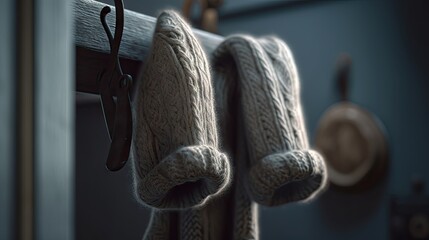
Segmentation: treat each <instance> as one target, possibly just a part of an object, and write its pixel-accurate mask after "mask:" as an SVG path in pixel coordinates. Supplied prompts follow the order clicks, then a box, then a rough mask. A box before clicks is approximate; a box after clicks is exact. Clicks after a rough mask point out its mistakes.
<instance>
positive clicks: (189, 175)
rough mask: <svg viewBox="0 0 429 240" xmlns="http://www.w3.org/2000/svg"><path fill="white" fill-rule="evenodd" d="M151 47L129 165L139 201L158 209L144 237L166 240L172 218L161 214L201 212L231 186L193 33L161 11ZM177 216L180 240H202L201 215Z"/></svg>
mask: <svg viewBox="0 0 429 240" xmlns="http://www.w3.org/2000/svg"><path fill="white" fill-rule="evenodd" d="M152 44H153V46H152V49H151V52H150V54H149V55H148V58H147V59H146V60H145V62H144V69H143V72H142V80H141V81H139V83H138V85H137V86H136V92H135V96H134V99H133V116H134V118H135V119H134V123H135V124H134V125H135V126H134V131H133V134H134V136H133V145H132V159H133V161H132V162H133V166H134V173H135V174H134V179H135V190H136V191H135V192H136V195H137V198H138V199H139V200H140V201H141V202H142V203H144V204H146V205H148V206H150V207H154V208H156V209H159V210H154V211H155V212H153V214H152V220H151V225H150V227H149V228H148V230H147V233H146V235H145V238H146V239H169V238H171V236H169V234H168V231H169V229H170V228H171V227H172V226H170V224H169V223H165V221H167V222H168V221H170V220H169V216H168V214H166V213H165V212H163V211H160V210H166V209H168V210H172V209H173V210H174V209H175V210H180V209H186V208H191V207H198V206H202V205H203V204H204V203H205V202H206V201H207V200H208V199H209V198H210V197H211V196H215V195H216V194H218V193H219V192H221V191H222V190H223V189H224V188H225V187H226V186H227V185H228V183H229V181H230V165H229V161H228V158H227V157H226V155H225V154H223V153H221V152H220V151H219V150H218V139H217V129H216V118H215V112H214V96H213V90H212V86H211V79H210V71H209V67H208V63H207V59H206V56H205V54H204V52H203V50H202V48H201V47H200V45H199V43H198V42H197V40H196V39H195V37H194V35H193V33H192V31H191V29H190V27H189V26H188V25H187V24H186V23H185V22H184V21H183V20H182V19H181V18H180V17H179V15H178V14H176V13H175V12H172V11H166V12H163V13H161V15H160V16H159V17H158V21H157V24H156V28H155V32H154V36H153V42H152ZM177 212H178V214H179V215H183V214H185V215H184V216H181V217H179V219H180V220H179V222H180V224H181V225H182V226H183V227H181V231H182V239H201V235H202V234H203V233H202V231H203V226H202V225H201V226H199V224H202V223H201V221H200V219H199V218H198V215H197V214H193V213H192V212H193V211H191V213H188V212H182V211H177ZM173 227H174V226H173ZM188 228H189V229H188ZM191 228H192V229H191Z"/></svg>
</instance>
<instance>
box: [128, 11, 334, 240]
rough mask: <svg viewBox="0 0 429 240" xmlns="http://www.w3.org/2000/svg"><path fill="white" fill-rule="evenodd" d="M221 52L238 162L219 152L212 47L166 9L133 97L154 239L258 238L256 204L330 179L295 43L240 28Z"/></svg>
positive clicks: (224, 127)
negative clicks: (314, 141)
mask: <svg viewBox="0 0 429 240" xmlns="http://www.w3.org/2000/svg"><path fill="white" fill-rule="evenodd" d="M212 57H213V59H212V60H213V67H214V70H215V80H214V83H213V85H214V88H215V95H216V96H215V97H216V112H217V114H218V118H219V126H220V131H219V132H220V134H221V135H220V136H221V141H220V142H221V149H222V151H225V152H227V153H228V155H229V156H232V158H233V161H232V162H231V163H230V162H229V160H228V158H227V157H226V155H225V154H223V153H221V152H220V151H219V150H218V139H217V129H216V124H217V123H216V118H215V111H214V103H213V102H214V99H213V97H214V96H213V90H212V87H211V82H210V75H209V73H210V72H209V68H208V64H207V60H206V58H205V55H204V53H203V51H202V49H201V47H200V45H199V44H198V42H197V41H196V39H195V37H194V36H193V34H192V31H191V29H190V28H189V26H188V25H187V24H186V23H185V22H184V21H183V20H182V19H181V18H180V17H179V16H178V15H177V14H176V13H174V12H171V11H167V12H164V13H162V14H161V15H160V16H159V18H158V21H157V26H156V29H155V33H154V38H153V47H152V50H151V53H150V54H149V56H148V58H147V60H146V61H145V66H144V70H143V75H142V77H143V79H142V81H140V82H139V85H138V86H137V88H136V94H135V98H134V100H133V116H134V117H135V119H134V122H135V125H134V131H133V133H134V136H133V145H132V158H133V161H132V162H133V166H134V176H135V186H136V195H137V197H138V199H139V200H141V202H142V203H144V204H146V205H148V206H150V207H153V208H154V210H153V212H152V216H151V222H150V225H149V227H148V229H147V231H146V234H145V237H144V238H145V239H161V240H162V239H185V240H188V239H189V240H200V239H203V240H208V239H237V240H238V239H243V240H244V239H246V240H249V239H255V240H256V239H259V230H258V206H257V204H256V203H259V204H263V205H267V206H276V205H280V204H285V203H288V202H293V201H300V200H305V199H309V198H311V197H312V196H315V195H316V194H317V193H319V192H320V190H321V189H322V188H323V186H324V183H325V181H326V170H325V165H324V161H323V159H322V157H321V156H320V155H319V154H318V153H317V152H316V151H314V150H311V149H309V144H308V140H307V133H306V130H305V124H304V118H303V114H302V109H301V105H300V96H299V76H298V73H297V70H296V66H295V64H294V60H293V57H292V54H291V53H290V50H289V49H288V47H287V46H286V44H285V43H283V42H282V41H281V40H279V39H277V38H275V37H268V38H261V39H255V38H252V37H250V36H245V35H237V36H232V37H229V38H227V39H226V40H225V41H224V42H223V43H222V44H221V45H220V46H219V47H218V48H217V49H216V50H215V52H214V53H213V56H212ZM230 164H233V168H234V170H235V174H234V176H232V172H231V170H230V169H231V168H232V167H231V166H230ZM230 179H233V181H232V183H231V185H232V187H230V188H226V186H227V185H228V183H229V182H230ZM221 192H222V194H221ZM209 199H210V200H209ZM209 201H210V202H209ZM205 203H207V204H205ZM219 229H220V230H219Z"/></svg>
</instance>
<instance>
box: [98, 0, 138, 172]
mask: <svg viewBox="0 0 429 240" xmlns="http://www.w3.org/2000/svg"><path fill="white" fill-rule="evenodd" d="M115 9H116V27H115V35H114V36H112V33H111V31H110V28H109V26H108V25H107V22H106V15H107V14H108V13H110V11H111V9H110V7H109V6H106V7H104V8H103V9H102V10H101V12H100V20H101V23H102V25H103V28H104V31H105V32H106V34H107V38H108V40H109V45H110V60H109V62H108V63H107V64H106V65H105V67H104V68H103V70H102V71H101V72H100V74H99V76H98V80H97V82H98V86H99V90H100V96H101V104H102V108H103V113H104V118H105V120H106V125H107V129H108V132H109V136H110V140H111V144H110V149H109V154H108V157H107V162H106V167H107V168H108V169H109V170H110V171H117V170H119V169H121V168H122V167H123V166H124V165H125V163H126V162H127V160H128V156H129V153H130V146H131V136H132V117H131V104H130V98H129V93H130V88H131V85H132V77H131V76H130V75H128V74H123V73H122V68H121V64H120V62H119V46H120V44H121V39H122V32H123V29H124V4H123V2H122V0H115Z"/></svg>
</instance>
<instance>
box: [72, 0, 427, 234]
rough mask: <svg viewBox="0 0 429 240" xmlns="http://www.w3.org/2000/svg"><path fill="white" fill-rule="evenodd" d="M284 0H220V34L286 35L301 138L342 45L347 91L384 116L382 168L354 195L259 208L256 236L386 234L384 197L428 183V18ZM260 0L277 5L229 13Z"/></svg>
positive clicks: (327, 100) (327, 97)
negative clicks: (379, 176) (380, 175)
mask: <svg viewBox="0 0 429 240" xmlns="http://www.w3.org/2000/svg"><path fill="white" fill-rule="evenodd" d="M107 2H109V1H107ZM280 2H283V3H282V4H279V3H280ZM284 2H286V1H262V0H251V1H249V0H247V1H246V0H225V5H224V7H223V9H222V11H221V16H224V17H223V18H221V20H220V32H221V34H223V35H229V34H232V33H240V32H243V33H249V34H253V35H257V36H259V35H266V34H275V35H277V36H279V37H281V38H282V39H284V40H285V41H286V42H287V43H288V45H289V46H290V48H291V49H292V51H293V53H294V55H295V59H296V63H297V65H298V70H299V73H300V76H301V84H302V101H303V106H304V112H305V115H306V122H307V127H308V129H309V133H310V134H311V138H312V137H313V136H314V132H315V129H316V127H317V122H318V119H319V118H320V117H321V115H322V114H323V111H324V110H325V109H326V108H328V107H329V106H330V105H331V104H333V103H335V102H336V101H337V100H338V98H339V97H338V94H337V92H336V88H335V85H334V74H335V63H336V60H337V57H338V56H339V54H341V53H343V52H346V53H348V54H349V55H350V56H351V58H352V61H353V65H352V74H351V89H350V98H351V100H352V101H354V102H356V103H358V104H360V105H362V106H363V107H365V108H367V109H368V110H370V111H372V112H373V113H374V114H375V115H377V116H378V117H379V119H380V120H381V121H382V122H383V123H384V125H385V128H386V132H387V135H388V136H387V138H388V142H389V147H390V167H389V170H388V176H387V177H386V178H385V179H384V182H383V183H381V184H378V185H377V186H376V187H375V188H373V189H371V190H368V191H366V192H363V193H341V192H336V191H333V190H329V191H327V192H326V193H325V194H324V195H323V196H321V197H320V198H318V199H316V200H314V201H312V202H310V203H306V204H290V205H287V206H283V207H276V208H262V210H261V219H260V220H261V236H262V239H315V238H318V239H388V238H389V235H388V234H389V208H388V206H389V201H390V197H391V196H392V195H400V196H406V195H408V194H410V193H411V190H410V181H411V179H412V178H413V177H414V176H421V177H422V179H423V180H424V182H425V183H426V185H429V175H426V172H427V171H428V170H429V160H428V158H427V156H426V155H425V150H426V149H425V148H426V147H427V146H428V143H429V141H428V138H427V136H429V127H428V126H427V125H426V123H429V101H428V100H429V98H428V95H427V93H428V92H429V81H428V76H429V73H428V69H429V66H428V65H429V64H428V62H429V61H427V60H425V59H424V57H425V56H427V55H425V53H428V49H429V47H428V43H429V41H422V39H426V40H427V35H428V29H429V27H428V24H427V22H429V21H426V22H425V21H421V15H419V14H421V12H424V11H421V10H422V9H421V6H413V5H412V4H414V5H419V4H420V5H421V3H418V2H413V3H411V4H406V3H400V2H393V1H389V2H388V1H363V0H362V1H329V2H326V1H305V2H298V3H297V2H293V3H292V4H284ZM422 2H423V1H422ZM269 4H274V5H276V4H277V5H278V6H276V7H274V8H270V9H268V8H267V9H265V10H261V11H250V12H249V13H248V14H234V12H240V11H241V10H242V9H245V8H248V9H252V8H253V7H255V6H256V7H258V6H259V5H260V6H261V8H263V6H267V5H269ZM125 5H126V7H127V8H131V9H134V10H135V11H138V12H142V13H144V14H148V15H156V13H157V12H158V11H159V10H160V9H162V8H164V7H165V6H169V7H176V8H180V6H181V1H172V0H164V1H159V2H158V1H157V2H156V3H155V2H153V1H151V2H143V1H138V0H136V1H131V0H126V1H125ZM425 9H426V10H428V8H427V7H426V8H425ZM426 15H427V14H426ZM426 18H427V17H426ZM78 115H79V113H78ZM143 222H144V221H143Z"/></svg>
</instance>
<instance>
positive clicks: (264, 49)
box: [213, 35, 326, 206]
mask: <svg viewBox="0 0 429 240" xmlns="http://www.w3.org/2000/svg"><path fill="white" fill-rule="evenodd" d="M213 56H214V62H215V64H217V65H222V62H225V61H229V60H228V59H231V58H232V59H233V60H234V61H235V66H236V68H237V73H238V89H239V90H238V93H239V95H240V105H239V106H240V113H239V114H238V116H237V117H238V118H239V121H240V124H242V125H243V128H244V135H245V137H244V141H245V142H246V144H245V146H244V147H243V148H240V149H239V151H246V153H239V155H241V156H245V155H246V154H247V159H245V160H247V161H246V163H243V167H241V168H240V169H238V171H239V172H240V171H244V172H245V173H244V178H245V180H244V181H245V182H246V184H245V185H246V188H247V190H248V193H249V194H250V197H251V198H252V199H253V200H254V201H256V202H258V203H260V204H263V205H268V206H274V205H280V204H284V203H287V202H292V201H298V200H303V199H307V198H309V197H311V196H313V195H315V193H317V192H318V190H319V189H321V187H322V186H323V185H324V183H325V181H326V170H325V165H324V162H323V158H322V157H321V156H320V155H319V154H318V153H317V152H315V151H313V150H310V149H309V147H308V140H307V134H306V130H305V126H304V120H303V116H302V110H301V106H300V98H299V82H298V81H299V79H298V74H297V71H296V67H295V65H294V61H293V58H292V55H291V53H290V51H289V49H288V47H287V46H286V45H285V44H284V43H283V42H282V41H281V40H278V39H276V38H265V39H260V40H256V39H254V38H251V37H249V36H242V35H241V36H233V37H229V38H227V39H226V40H225V41H224V42H223V43H222V44H221V45H220V46H219V47H218V48H217V49H216V51H215V52H214V54H213Z"/></svg>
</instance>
